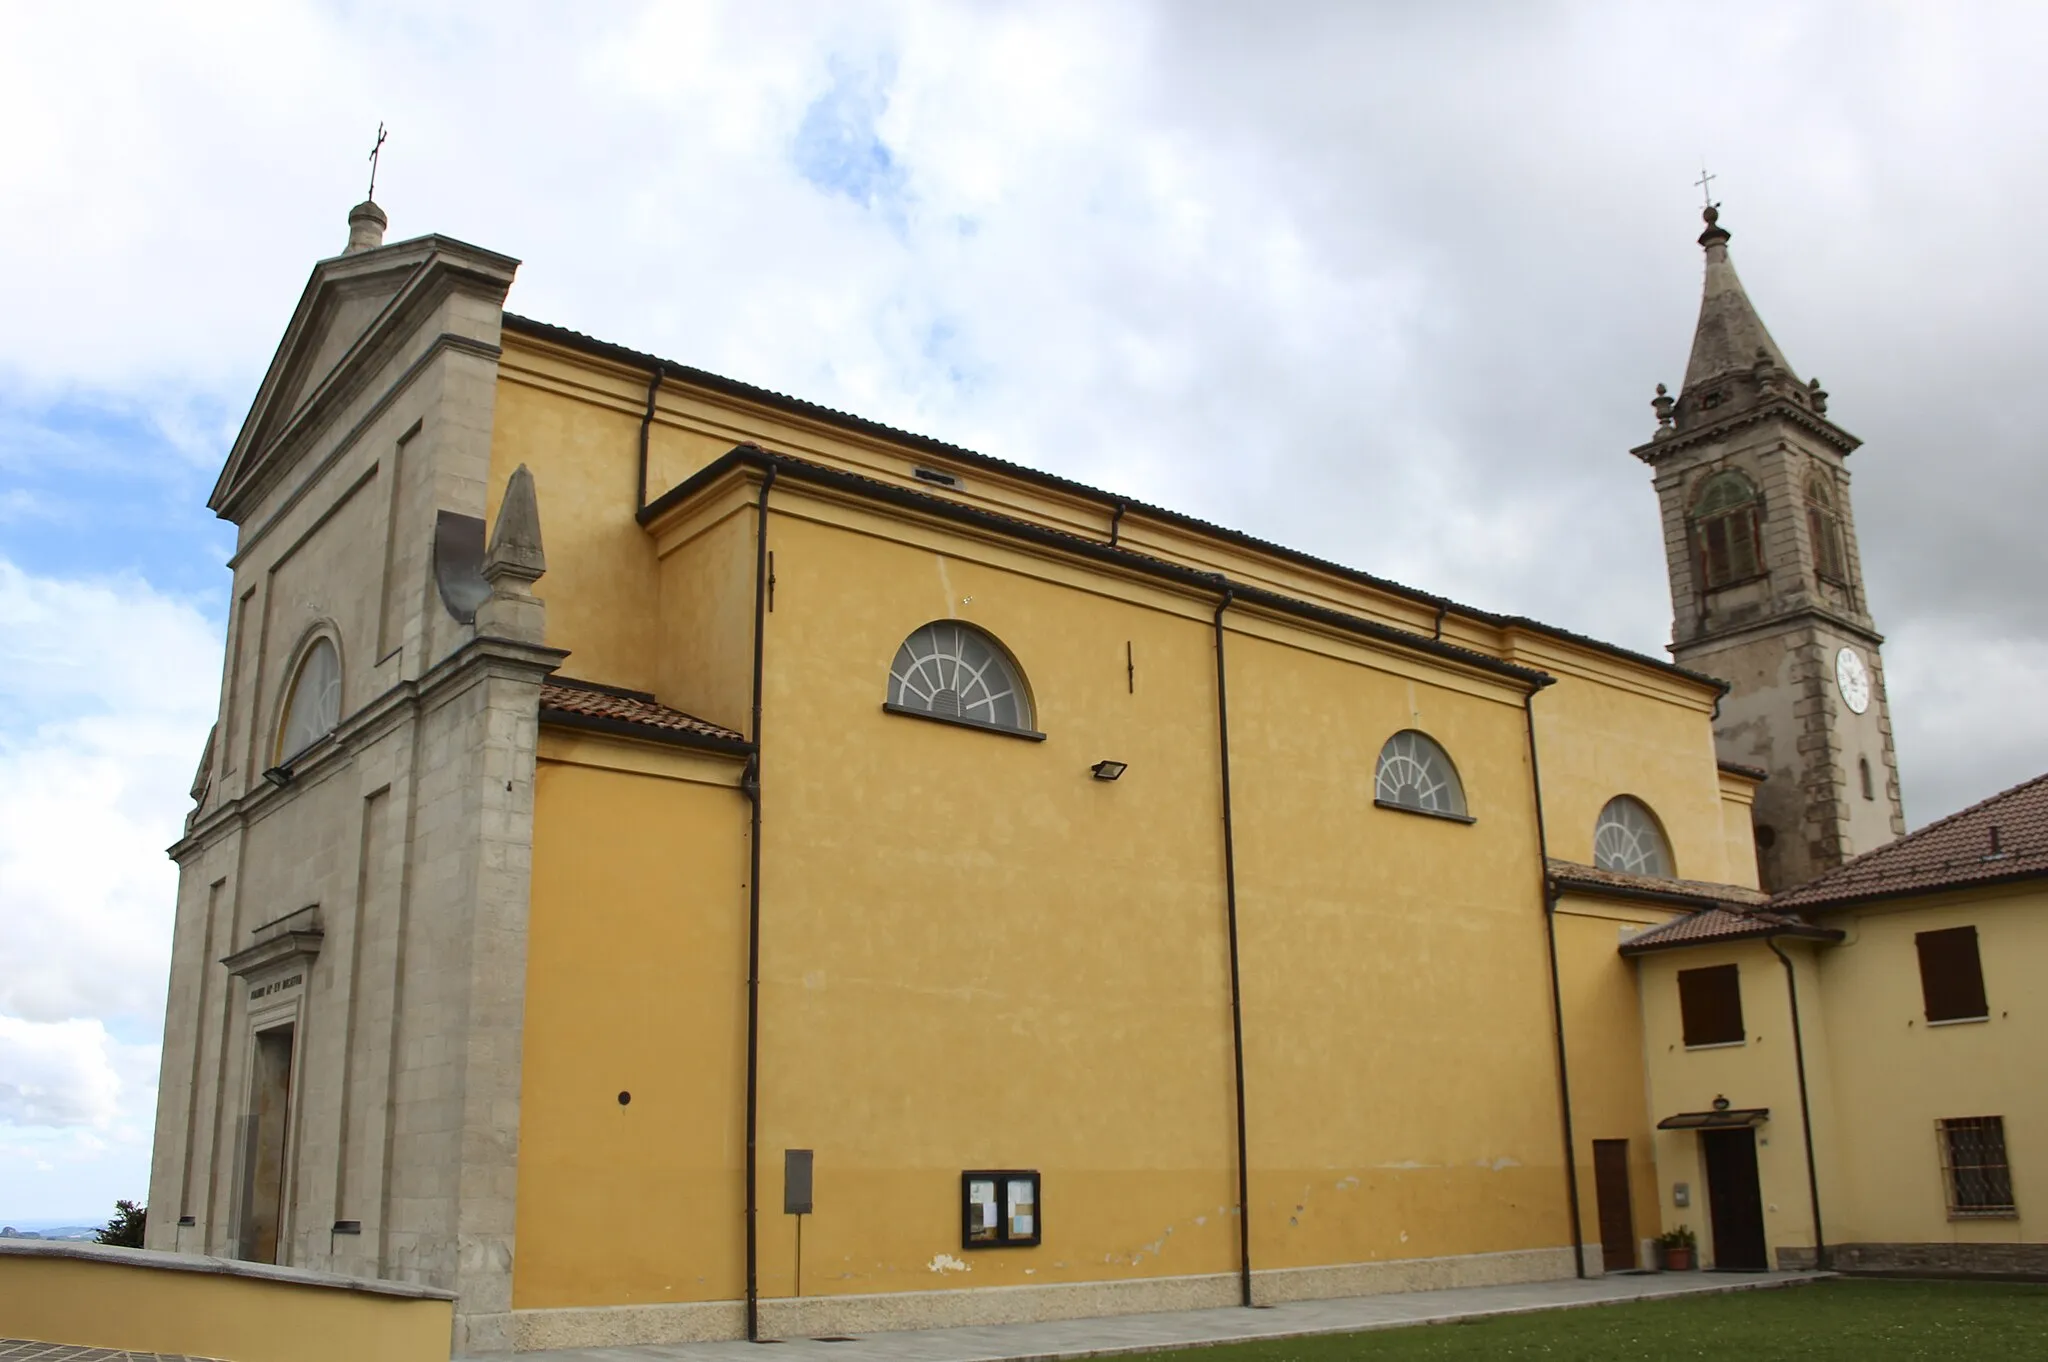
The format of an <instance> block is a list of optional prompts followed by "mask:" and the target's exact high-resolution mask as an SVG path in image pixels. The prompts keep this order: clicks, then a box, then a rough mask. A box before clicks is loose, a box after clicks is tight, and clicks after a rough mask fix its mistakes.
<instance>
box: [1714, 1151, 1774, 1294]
mask: <svg viewBox="0 0 2048 1362" xmlns="http://www.w3.org/2000/svg"><path fill="white" fill-rule="evenodd" d="M1700 1153H1701V1154H1702V1156H1703V1158H1704V1162H1705V1163H1706V1165H1707V1211H1708V1214H1710V1215H1711V1216H1713V1218H1714V1267H1715V1268H1716V1269H1717V1270H1719V1271H1721V1272H1764V1271H1767V1270H1768V1269H1769V1267H1770V1260H1769V1255H1768V1254H1767V1252H1766V1250H1765V1247H1764V1198H1763V1189H1762V1187H1761V1186H1760V1185H1759V1183H1758V1180H1757V1175H1756V1131H1755V1130H1754V1129H1744V1130H1702V1131H1701V1132H1700Z"/></svg>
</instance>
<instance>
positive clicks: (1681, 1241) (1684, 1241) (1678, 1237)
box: [1657, 1225, 1699, 1272]
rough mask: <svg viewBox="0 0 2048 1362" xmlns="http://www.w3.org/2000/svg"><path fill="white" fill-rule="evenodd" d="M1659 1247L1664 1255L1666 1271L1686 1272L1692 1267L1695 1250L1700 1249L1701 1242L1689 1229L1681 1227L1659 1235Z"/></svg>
mask: <svg viewBox="0 0 2048 1362" xmlns="http://www.w3.org/2000/svg"><path fill="white" fill-rule="evenodd" d="M1657 1247H1658V1249H1659V1250H1660V1251H1661V1252H1662V1254H1663V1257H1664V1270H1665V1271H1667V1272H1684V1271H1686V1270H1688V1269H1690V1268H1691V1267H1692V1255H1693V1250H1694V1249H1696V1248H1698V1247H1699V1240H1698V1239H1697V1238H1696V1237H1695V1236H1694V1235H1693V1232H1692V1231H1691V1230H1690V1229H1689V1228H1687V1227H1686V1226H1684V1225H1680V1226H1679V1227H1678V1228H1677V1229H1675V1230H1666V1231H1664V1233H1662V1234H1660V1235H1658V1236H1657Z"/></svg>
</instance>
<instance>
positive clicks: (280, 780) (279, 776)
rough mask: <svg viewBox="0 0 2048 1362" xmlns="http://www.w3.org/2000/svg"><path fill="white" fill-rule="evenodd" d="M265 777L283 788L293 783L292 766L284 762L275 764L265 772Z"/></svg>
mask: <svg viewBox="0 0 2048 1362" xmlns="http://www.w3.org/2000/svg"><path fill="white" fill-rule="evenodd" d="M263 778H264V779H265V780H267V781H269V782H270V783H271V784H272V785H275V786H276V787H277V788H278V789H280V790H282V789H283V788H284V787H285V786H287V785H289V784H291V783H292V768H291V767H289V766H285V765H282V764H280V765H277V766H273V767H271V768H270V769H269V770H268V771H265V772H264V773H263Z"/></svg>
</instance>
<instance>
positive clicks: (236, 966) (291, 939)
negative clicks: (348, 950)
mask: <svg viewBox="0 0 2048 1362" xmlns="http://www.w3.org/2000/svg"><path fill="white" fill-rule="evenodd" d="M325 939H326V933H324V932H320V931H296V932H279V933H278V934H277V935H276V936H273V937H268V938H266V939H265V940H262V941H258V942H257V943H256V944H255V945H253V946H245V947H243V948H242V949H241V950H238V951H236V952H235V953H234V954H233V955H224V956H222V957H221V961H220V962H221V963H222V964H223V965H226V966H227V967H228V973H229V974H232V975H234V976H235V977H236V978H238V979H246V978H247V977H249V976H250V975H252V974H255V973H257V972H259V971H261V970H265V969H268V968H270V967H271V966H273V965H283V964H289V963H290V962H292V961H294V960H296V961H299V962H300V963H302V964H307V965H310V964H312V963H313V959H314V957H315V956H317V955H319V954H320V945H321V943H322V942H323V941H324V940H325Z"/></svg>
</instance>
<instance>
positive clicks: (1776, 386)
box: [1631, 204, 1906, 890]
mask: <svg viewBox="0 0 2048 1362" xmlns="http://www.w3.org/2000/svg"><path fill="white" fill-rule="evenodd" d="M1705 217H1706V223H1707V229H1706V231H1704V232H1702V233H1701V234H1700V239H1699V240H1700V245H1701V246H1702V247H1704V248H1705V250H1706V256H1707V258H1706V289H1705V293H1704V296H1703V297H1702V298H1701V300H1700V318H1699V326H1698V328H1697V329H1696V330H1695V332H1694V334H1693V342H1692V358H1691V360H1690V361H1689V362H1688V363H1687V365H1686V369H1685V381H1684V383H1683V384H1682V385H1681V386H1680V388H1679V391H1678V396H1677V397H1675V398H1674V397H1672V396H1671V395H1670V394H1669V393H1668V392H1667V391H1666V390H1665V387H1664V385H1663V384H1661V383H1660V384H1658V385H1657V396H1656V398H1655V400H1654V401H1652V402H1651V404H1650V405H1651V406H1652V407H1653V408H1654V409H1655V410H1656V413H1657V429H1656V432H1655V433H1654V434H1653V435H1652V436H1651V438H1650V440H1649V441H1648V443H1646V444H1642V445H1639V446H1637V447H1636V448H1635V449H1634V450H1632V451H1631V452H1632V453H1633V454H1634V455H1635V456H1636V457H1637V458H1639V459H1641V460H1642V461H1643V462H1644V463H1646V464H1648V465H1649V466H1650V467H1651V469H1652V470H1654V477H1653V485H1654V486H1655V487H1656V489H1657V501H1658V505H1659V507H1660V509H1661V510H1662V513H1663V521H1664V553H1665V559H1666V563H1667V566H1668V569H1669V573H1670V578H1671V613H1672V630H1671V654H1672V657H1673V658H1674V659H1676V660H1677V662H1678V663H1679V664H1680V665H1682V666H1686V667H1690V668H1692V669H1693V670H1695V671H1702V672H1705V673H1707V674H1708V675H1710V676H1716V677H1719V678H1720V679H1722V680H1723V681H1726V682H1728V683H1729V685H1730V687H1731V689H1730V690H1729V692H1728V695H1727V698H1726V699H1724V700H1723V701H1722V702H1721V707H1720V712H1719V714H1718V716H1717V718H1716V720H1715V724H1714V740H1715V744H1716V747H1717V749H1718V751H1719V754H1720V757H1721V760H1723V761H1727V762H1735V763H1739V764H1741V765H1744V766H1755V767H1761V768H1763V769H1764V770H1765V771H1767V772H1769V773H1770V778H1769V779H1768V780H1766V781H1765V782H1764V783H1763V785H1762V786H1761V787H1760V788H1759V789H1758V791H1757V800H1756V810H1755V824H1756V845H1757V866H1758V869H1759V871H1760V873H1761V874H1762V876H1763V881H1764V887H1765V888H1766V889H1769V890H1779V889H1786V888H1789V887H1791V886H1792V885H1795V884H1800V883H1803V882H1805V881H1806V880H1809V879H1812V878H1813V877H1814V876H1816V875H1818V874H1820V873H1822V872H1823V871H1827V870H1831V869H1833V868H1834V867H1836V866H1838V865H1840V864H1841V863H1842V862H1844V861H1846V860H1848V859H1849V858H1850V857H1852V856H1856V855H1860V854H1861V853H1863V852H1866V851H1869V850H1871V849H1872V848H1873V847H1877V846H1880V845H1882V844H1884V843H1885V842H1888V841H1890V840H1892V839H1893V838H1894V837H1899V836H1902V835H1904V833H1905V831H1906V820H1905V814H1904V812H1903V808H1902V805H1901V803H1900V799H1899V775H1898V764H1897V760H1896V758H1895V757H1894V755H1893V751H1892V725H1891V716H1890V713H1889V711H1888V709H1887V708H1886V703H1885V690H1884V667H1883V664H1882V662H1881V661H1880V659H1879V656H1878V648H1879V645H1880V644H1882V643H1883V641H1884V640H1883V637H1882V636H1881V635H1880V634H1879V633H1878V632H1877V628H1876V626H1875V625H1874V624H1873V623H1872V620H1871V616H1870V604H1869V600H1868V598H1867V597H1866V596H1865V594H1864V589H1863V566H1862V557H1861V555H1860V554H1859V552H1858V551H1857V544H1856V521H1855V517H1854V515H1853V514H1852V513H1851V509H1850V502H1849V467H1848V457H1849V454H1850V453H1851V452H1852V451H1853V450H1854V449H1855V448H1856V447H1857V445H1858V444H1859V443H1861V442H1860V441H1858V440H1857V438H1856V437H1855V436H1853V435H1851V434H1850V433H1849V432H1848V431H1846V430H1844V429H1842V428H1841V427H1840V426H1838V425H1836V424H1835V423H1834V422H1833V421H1832V420H1831V419H1829V417H1828V395H1827V393H1826V392H1825V391H1824V390H1822V388H1821V386H1820V380H1819V379H1811V380H1809V381H1807V382H1805V383H1801V382H1800V381H1799V379H1798V377H1797V376H1796V375H1795V374H1794V373H1793V372H1792V367H1791V365H1789V364H1788V363H1786V361H1785V356H1784V353H1783V352H1782V351H1781V350H1779V349H1778V345H1777V342H1775V341H1773V340H1772V339H1771V335H1770V332H1768V331H1766V330H1765V329H1764V324H1763V320H1762V319H1761V318H1760V317H1758V316H1757V313H1756V309H1755V308H1754V307H1753V306H1751V304H1750V301H1749V297H1748V295H1747V294H1746V293H1744V292H1743V289H1742V281H1741V280H1740V279H1738V278H1737V277H1736V274H1735V266H1734V264H1733V262H1731V261H1730V260H1729V258H1728V241H1729V232H1728V229H1727V228H1725V227H1723V226H1721V224H1720V209H1719V206H1718V205H1713V204H1710V205H1709V206H1708V207H1707V209H1706V213H1705Z"/></svg>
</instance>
